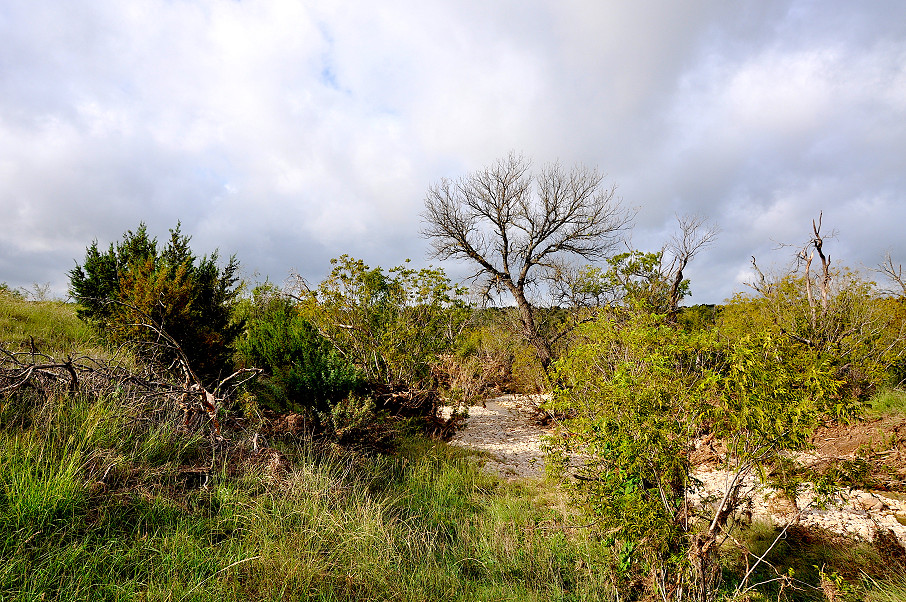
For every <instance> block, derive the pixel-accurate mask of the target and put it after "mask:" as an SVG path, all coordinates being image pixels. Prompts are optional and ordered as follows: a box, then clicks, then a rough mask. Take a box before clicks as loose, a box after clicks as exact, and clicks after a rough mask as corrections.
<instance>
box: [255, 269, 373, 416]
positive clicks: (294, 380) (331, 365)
mask: <svg viewBox="0 0 906 602" xmlns="http://www.w3.org/2000/svg"><path fill="white" fill-rule="evenodd" d="M241 313H242V314H243V316H244V318H245V323H246V331H245V333H244V334H243V335H242V337H241V338H240V339H239V341H238V342H237V351H238V354H239V357H240V358H241V362H242V364H244V365H245V366H249V367H258V368H262V369H264V370H265V371H266V374H265V375H264V376H263V377H261V378H259V379H258V380H257V382H255V383H253V384H252V385H250V387H251V390H252V392H253V393H254V394H255V396H256V398H257V401H258V403H259V404H260V405H262V406H266V407H270V408H272V409H275V410H285V409H291V410H295V411H308V412H310V413H311V415H312V418H315V419H317V418H318V417H319V416H322V415H325V414H329V413H330V411H331V407H332V406H333V405H335V404H336V403H337V402H338V401H340V400H342V399H344V398H346V397H347V396H348V395H349V394H350V393H352V392H354V391H356V390H359V389H361V387H362V384H363V383H362V377H361V375H360V374H359V372H358V371H357V370H356V368H355V367H354V366H352V365H351V364H350V363H349V362H348V361H346V360H345V359H344V358H342V357H341V356H340V355H339V354H338V352H337V351H336V349H335V348H334V347H333V345H331V344H330V342H329V341H328V340H327V339H325V338H324V337H322V336H321V334H320V333H319V332H318V330H317V328H315V327H314V326H313V325H312V324H311V323H310V322H309V321H308V320H306V319H305V318H303V317H302V316H301V315H300V313H299V311H298V308H297V307H296V304H295V303H293V302H292V301H290V300H289V299H287V298H286V297H284V296H282V295H280V294H279V293H278V292H277V291H276V290H274V289H273V288H272V287H268V286H260V287H258V288H257V289H256V290H255V291H254V292H253V296H252V299H249V300H247V301H245V302H244V303H243V307H242V310H241Z"/></svg>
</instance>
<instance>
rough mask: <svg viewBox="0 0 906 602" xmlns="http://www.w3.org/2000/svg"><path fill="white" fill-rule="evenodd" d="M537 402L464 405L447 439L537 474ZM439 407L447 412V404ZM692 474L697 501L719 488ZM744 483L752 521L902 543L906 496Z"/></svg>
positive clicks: (517, 399)
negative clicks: (794, 493) (827, 495)
mask: <svg viewBox="0 0 906 602" xmlns="http://www.w3.org/2000/svg"><path fill="white" fill-rule="evenodd" d="M539 401H540V398H539V397H538V396H528V395H504V396H501V397H496V398H493V399H488V400H486V401H485V403H484V405H477V406H470V407H469V408H468V418H466V420H465V425H464V426H463V427H462V428H461V429H460V430H459V431H457V432H456V434H455V435H454V436H453V438H452V439H451V441H450V442H451V443H452V444H453V445H458V446H461V447H465V448H468V449H473V450H476V451H479V452H484V453H485V454H487V455H486V458H487V459H486V462H485V467H486V468H487V469H489V470H493V471H495V472H497V473H498V474H500V475H501V476H502V477H504V478H508V479H537V478H541V476H542V475H543V472H544V452H543V451H542V449H541V444H542V437H543V436H544V435H545V434H546V431H545V430H544V429H543V428H542V427H539V426H538V424H537V422H536V420H535V408H536V407H537V403H538V402H539ZM445 410H446V412H447V415H449V412H450V409H449V408H445ZM819 448H820V446H819ZM805 459H806V460H809V458H807V457H805ZM811 460H814V458H811ZM694 476H695V478H697V479H698V480H699V481H701V483H702V487H701V488H700V489H699V490H696V491H692V492H690V497H691V498H692V499H693V500H695V501H698V502H703V501H704V500H707V499H711V498H714V497H716V496H718V495H720V494H722V492H723V491H724V490H723V487H724V485H725V483H726V479H727V473H726V472H724V471H722V470H720V469H717V468H714V467H713V466H707V465H702V466H699V467H697V468H696V469H695V471H694ZM746 488H747V489H748V490H749V491H751V492H752V494H753V495H752V500H753V504H752V507H751V508H750V511H751V513H752V518H753V519H755V520H769V521H771V522H773V523H774V524H777V525H786V524H790V523H798V524H800V525H802V526H806V527H820V528H823V529H827V530H828V531H831V532H834V533H838V534H840V535H846V536H850V537H855V538H858V539H865V540H871V539H872V538H873V536H874V533H875V532H876V531H877V530H878V529H879V528H884V529H890V530H891V531H892V532H893V533H894V534H895V535H896V536H897V538H898V539H899V540H900V542H901V543H903V544H904V545H906V525H904V524H903V523H906V496H904V498H903V499H896V498H895V497H893V496H892V495H891V494H884V493H881V492H869V491H863V490H859V489H854V490H842V489H841V490H840V491H839V492H838V493H837V495H836V496H835V499H834V500H831V501H830V502H829V503H825V504H824V505H823V507H819V506H818V504H816V503H815V502H816V500H815V494H814V492H813V491H810V490H805V491H803V492H802V493H800V495H799V496H798V498H797V499H796V500H795V502H793V501H791V500H789V499H787V498H786V497H785V496H784V495H783V494H781V493H779V492H777V491H775V490H772V489H770V488H769V487H766V486H765V485H763V484H761V483H760V482H759V481H758V480H757V478H756V477H754V476H752V477H750V478H749V479H748V480H747V481H746ZM901 521H902V522H901Z"/></svg>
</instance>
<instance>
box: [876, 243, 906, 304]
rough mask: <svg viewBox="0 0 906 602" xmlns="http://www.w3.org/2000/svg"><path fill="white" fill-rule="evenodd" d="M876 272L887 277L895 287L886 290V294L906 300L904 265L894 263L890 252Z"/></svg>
mask: <svg viewBox="0 0 906 602" xmlns="http://www.w3.org/2000/svg"><path fill="white" fill-rule="evenodd" d="M875 271H876V272H878V273H879V274H881V275H883V276H885V277H887V279H888V280H889V281H890V283H891V284H892V285H893V286H892V287H891V288H889V289H885V291H884V292H885V293H887V294H890V295H894V296H900V297H903V298H906V277H904V276H903V264H901V263H894V260H893V257H892V256H891V255H890V251H888V252H887V253H886V254H885V255H884V263H882V264H881V265H879V266H878V267H877V268H876V269H875Z"/></svg>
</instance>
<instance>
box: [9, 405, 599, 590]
mask: <svg viewBox="0 0 906 602" xmlns="http://www.w3.org/2000/svg"><path fill="white" fill-rule="evenodd" d="M6 403H7V407H6V409H5V410H4V411H3V412H0V415H2V416H3V417H4V418H3V422H2V424H0V599H3V600H37V599H42V598H43V599H48V598H51V599H59V600H88V599H91V600H93V601H97V600H128V599H147V600H210V599H218V600H224V599H225V600H250V599H254V600H282V599H316V600H428V599H431V600H488V599H500V600H503V599H506V600H572V599H607V597H608V593H609V591H610V585H609V581H608V580H607V578H606V575H607V572H606V570H605V568H606V567H605V566H604V564H606V559H607V558H608V552H607V549H606V547H605V546H604V545H603V544H602V543H601V542H599V541H597V540H596V538H595V537H592V536H591V534H589V533H587V532H586V531H584V530H582V529H568V528H564V525H565V523H568V522H571V521H572V519H571V518H570V517H568V516H565V515H564V513H563V512H561V511H559V510H556V509H554V508H553V507H552V506H550V505H548V504H545V503H542V502H540V501H539V497H538V493H537V492H536V491H534V490H531V489H526V488H524V487H520V486H517V485H509V484H506V483H502V482H500V481H499V480H497V479H496V478H495V477H492V476H490V475H488V474H487V473H485V472H483V471H481V470H480V469H479V468H478V467H477V465H476V464H475V463H474V462H473V461H471V460H470V458H469V457H468V456H467V455H466V454H465V453H464V452H462V451H460V450H455V449H452V448H449V447H448V446H446V445H444V444H440V443H433V442H428V441H423V440H409V441H407V442H405V443H404V444H403V445H402V446H401V448H400V449H399V451H398V453H397V454H396V455H394V456H374V457H367V456H363V455H361V454H354V453H351V452H346V451H343V450H340V449H331V448H322V447H318V446H316V445H313V444H311V443H310V442H304V441H287V442H283V443H282V444H280V445H279V446H278V448H279V455H278V454H277V452H276V451H275V450H272V451H270V452H268V454H270V455H267V454H265V455H264V456H262V457H260V458H258V459H257V460H256V459H255V457H248V458H245V460H243V461H242V462H238V461H237V463H233V464H230V465H227V464H224V465H223V466H222V468H221V470H220V471H219V472H217V474H215V475H214V479H213V481H212V484H211V485H210V486H209V488H208V489H200V488H199V489H192V488H188V487H186V486H185V485H183V484H182V482H181V481H180V480H179V478H178V473H179V470H180V468H181V467H185V466H196V465H198V463H199V462H207V461H208V459H209V458H206V457H204V456H203V455H202V453H201V452H202V451H203V450H204V449H206V448H205V442H204V440H203V439H202V440H199V439H198V438H197V437H194V438H193V437H192V436H189V435H187V434H186V433H182V432H178V430H177V427H176V426H175V425H167V424H159V425H156V426H154V427H153V428H146V429H137V428H136V427H135V423H134V422H133V421H131V420H130V419H129V417H128V416H123V415H120V414H119V413H118V407H117V406H116V404H115V403H113V402H110V401H105V400H90V399H86V398H79V397H73V398H65V399H57V400H54V402H53V403H51V404H47V405H46V406H37V405H36V406H32V407H30V408H29V407H20V408H18V409H10V407H9V405H10V404H11V403H12V401H11V400H10V399H7V400H6ZM274 459H279V460H280V462H276V463H275V462H274V461H273V460H274ZM243 462H244V463H243ZM102 478H103V480H104V483H101V482H100V481H101V479H102ZM547 494H548V495H549V496H553V497H556V495H558V494H557V493H556V492H555V490H553V489H548V490H547Z"/></svg>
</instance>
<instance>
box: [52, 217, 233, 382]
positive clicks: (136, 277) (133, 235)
mask: <svg viewBox="0 0 906 602" xmlns="http://www.w3.org/2000/svg"><path fill="white" fill-rule="evenodd" d="M189 240H190V239H189V237H188V236H184V235H183V234H182V233H181V232H180V226H179V225H178V224H177V226H176V228H175V229H173V230H170V239H169V240H168V241H167V244H166V246H164V247H163V248H162V249H160V248H159V246H158V242H157V239H156V238H152V237H150V236H149V235H148V232H147V229H146V227H145V225H144V224H140V225H139V227H138V229H137V230H136V231H135V232H132V231H131V230H130V231H127V232H126V233H125V234H124V235H123V240H122V241H120V242H118V243H116V244H111V245H110V247H109V248H108V249H107V250H106V251H101V250H100V249H99V248H98V244H97V241H95V242H94V243H92V244H91V246H89V247H88V249H87V250H86V254H85V260H84V263H83V264H82V265H77V266H76V267H75V268H74V269H73V270H71V271H70V272H69V281H70V294H71V295H72V296H73V298H74V299H76V300H77V301H78V303H79V304H80V306H81V308H80V309H79V311H78V315H79V317H81V318H83V319H85V320H86V321H88V322H90V323H92V324H94V325H95V326H97V327H99V328H100V329H101V330H102V331H104V332H105V333H106V334H107V335H108V337H109V338H110V339H111V341H113V342H126V341H140V342H143V343H145V345H144V347H143V349H142V355H143V356H144V357H145V359H153V360H157V361H158V362H159V363H160V364H162V365H167V364H169V363H171V362H172V361H173V359H174V357H175V351H174V350H173V349H172V348H168V347H167V346H166V345H163V346H162V345H161V344H160V343H161V339H160V337H159V334H158V333H157V332H156V330H158V329H162V330H164V331H165V332H166V333H167V334H169V335H170V336H171V337H173V339H175V340H176V341H177V343H178V345H179V346H180V347H181V348H182V351H183V353H185V355H186V357H187V358H188V359H189V362H190V364H191V367H192V369H193V370H194V371H195V372H196V373H197V374H198V375H199V376H200V377H202V378H203V379H213V378H217V377H218V376H220V377H223V376H226V375H227V374H228V373H229V372H230V371H231V368H232V365H231V356H232V345H233V342H234V340H235V339H236V337H237V336H238V335H239V333H240V332H241V330H242V324H238V323H234V322H233V320H232V309H233V305H234V303H235V301H236V297H237V295H238V287H237V283H238V270H239V263H238V262H237V261H236V258H235V257H231V258H230V260H229V261H228V262H227V264H226V266H224V267H222V268H221V267H218V265H217V264H218V259H219V257H218V254H217V252H214V253H213V254H211V255H210V256H204V257H201V258H198V257H196V256H195V254H194V253H193V252H192V250H191V248H190V247H189Z"/></svg>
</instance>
